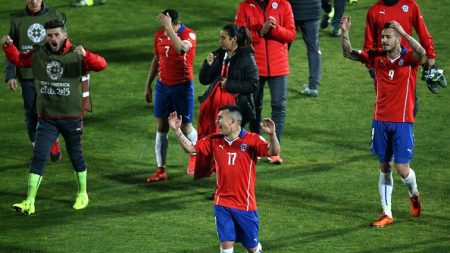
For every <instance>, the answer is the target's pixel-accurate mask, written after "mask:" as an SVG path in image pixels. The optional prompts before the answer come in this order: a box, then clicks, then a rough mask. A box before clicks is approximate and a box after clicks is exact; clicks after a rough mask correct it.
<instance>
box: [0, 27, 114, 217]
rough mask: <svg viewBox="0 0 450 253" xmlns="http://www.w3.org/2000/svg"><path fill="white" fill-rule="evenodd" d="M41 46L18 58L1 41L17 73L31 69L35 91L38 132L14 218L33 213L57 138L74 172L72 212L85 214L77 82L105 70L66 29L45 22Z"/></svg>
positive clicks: (7, 40)
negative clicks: (74, 42)
mask: <svg viewBox="0 0 450 253" xmlns="http://www.w3.org/2000/svg"><path fill="white" fill-rule="evenodd" d="M44 28H45V30H46V41H45V45H43V46H39V45H36V46H34V47H33V50H32V51H29V52H26V53H21V52H19V51H18V50H17V48H16V47H15V46H14V44H13V43H14V41H13V40H12V39H11V38H10V37H9V36H4V37H3V38H2V39H1V43H2V45H3V51H4V52H5V55H6V57H7V58H8V60H9V61H11V62H12V63H13V64H15V65H16V66H17V67H27V68H30V67H31V69H32V72H33V76H34V83H35V86H36V91H37V99H36V107H37V113H38V126H37V129H36V139H35V145H34V148H33V159H32V160H31V163H30V166H29V168H30V173H29V177H28V193H27V198H26V199H25V200H24V201H22V202H20V203H16V204H14V205H13V207H14V209H16V210H17V211H18V212H21V213H24V214H27V215H31V214H33V213H35V205H34V203H35V198H36V194H37V190H38V188H39V184H40V183H41V181H42V176H43V174H44V168H45V164H46V161H47V159H48V156H49V150H50V148H51V146H52V144H53V142H54V141H55V140H56V138H57V137H58V136H59V134H61V135H62V136H63V137H64V140H65V143H66V147H67V152H68V153H69V156H70V160H71V162H72V165H73V168H74V170H75V175H76V179H77V183H78V193H77V196H76V200H75V203H74V204H73V206H72V207H73V208H74V209H77V210H78V209H83V208H85V207H86V206H87V205H88V203H89V198H88V195H87V192H86V173H87V171H86V163H85V160H84V158H83V153H82V147H81V136H82V133H83V119H82V90H81V77H82V76H83V74H85V73H87V72H88V71H101V70H104V69H105V68H106V61H105V59H104V58H103V57H101V56H99V55H97V54H94V53H91V52H89V51H88V50H86V49H84V48H83V46H81V45H80V46H73V45H72V44H71V43H70V41H69V39H68V38H67V32H66V29H65V26H64V23H63V22H61V21H59V20H52V21H49V22H46V23H45V25H44Z"/></svg>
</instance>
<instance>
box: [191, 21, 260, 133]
mask: <svg viewBox="0 0 450 253" xmlns="http://www.w3.org/2000/svg"><path fill="white" fill-rule="evenodd" d="M220 47H221V48H219V49H217V50H216V51H214V52H212V53H209V54H208V57H207V58H206V60H205V61H204V63H203V65H202V68H201V69H200V76H199V79H200V83H201V84H203V85H210V87H209V88H208V90H207V91H206V92H205V93H204V94H203V96H201V97H200V102H203V101H204V100H205V99H206V98H207V97H208V95H209V93H210V92H211V90H212V89H213V88H214V86H215V85H220V87H221V89H222V91H226V92H228V93H229V94H231V95H232V96H234V97H235V102H236V104H237V105H238V106H239V107H240V108H241V111H242V113H243V115H242V116H243V119H242V126H244V125H245V124H246V123H247V122H248V121H249V120H250V119H253V118H254V117H255V107H254V101H253V95H252V93H253V92H254V91H255V90H256V88H257V85H258V67H257V65H256V62H255V58H254V56H253V47H252V40H251V37H250V32H249V30H248V29H247V28H246V27H240V26H237V25H235V24H229V25H226V26H224V27H223V28H222V31H221V32H220ZM216 109H218V108H216ZM210 120H211V119H210ZM199 124H200V123H199Z"/></svg>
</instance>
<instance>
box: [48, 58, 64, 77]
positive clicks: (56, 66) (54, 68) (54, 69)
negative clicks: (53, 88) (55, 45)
mask: <svg viewBox="0 0 450 253" xmlns="http://www.w3.org/2000/svg"><path fill="white" fill-rule="evenodd" d="M63 73H64V68H63V67H62V65H61V63H60V62H58V61H51V62H49V63H48V64H47V75H48V77H50V79H52V80H58V79H59V78H61V76H62V75H63Z"/></svg>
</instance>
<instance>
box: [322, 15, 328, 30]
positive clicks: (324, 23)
mask: <svg viewBox="0 0 450 253" xmlns="http://www.w3.org/2000/svg"><path fill="white" fill-rule="evenodd" d="M329 25H330V17H329V16H328V14H326V13H324V14H323V15H322V21H321V22H320V28H321V29H325V28H327V27H328V26H329Z"/></svg>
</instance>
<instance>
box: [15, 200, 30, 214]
mask: <svg viewBox="0 0 450 253" xmlns="http://www.w3.org/2000/svg"><path fill="white" fill-rule="evenodd" d="M13 208H14V209H15V210H16V211H17V212H19V213H23V214H26V215H32V214H34V213H35V211H36V208H34V202H32V201H31V200H28V199H26V200H24V201H22V202H20V203H16V204H14V205H13Z"/></svg>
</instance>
